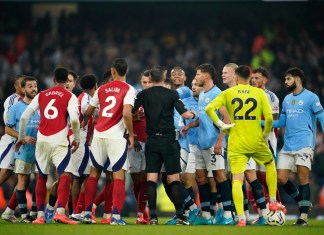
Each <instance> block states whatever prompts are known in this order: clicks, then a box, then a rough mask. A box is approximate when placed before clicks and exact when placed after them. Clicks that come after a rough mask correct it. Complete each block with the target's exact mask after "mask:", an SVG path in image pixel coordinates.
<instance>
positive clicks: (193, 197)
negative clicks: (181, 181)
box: [187, 186, 195, 201]
mask: <svg viewBox="0 0 324 235" xmlns="http://www.w3.org/2000/svg"><path fill="white" fill-rule="evenodd" d="M187 191H188V193H189V195H190V197H191V198H192V200H194V201H195V193H194V191H193V189H192V187H191V186H190V187H189V188H187Z"/></svg>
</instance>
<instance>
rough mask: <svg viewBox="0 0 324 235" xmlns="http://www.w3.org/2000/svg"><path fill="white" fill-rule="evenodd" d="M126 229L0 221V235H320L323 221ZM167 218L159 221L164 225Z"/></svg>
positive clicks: (119, 227) (145, 226)
mask: <svg viewBox="0 0 324 235" xmlns="http://www.w3.org/2000/svg"><path fill="white" fill-rule="evenodd" d="M125 220H126V221H127V222H128V223H129V225H128V226H112V225H101V224H98V225H83V224H80V225H64V224H56V223H53V224H44V225H31V224H19V223H16V224H13V223H7V222H5V221H2V220H0V235H11V234H13V235H24V234H28V235H74V234H76V235H81V234H89V235H108V234H113V235H133V234H134V235H135V234H136V235H142V234H143V235H195V234H197V235H213V234H217V235H218V234H219V235H232V234H233V235H280V234H284V235H312V234H314V235H322V234H323V233H324V221H318V220H309V224H310V225H309V226H306V227H294V226H292V223H293V222H294V221H287V222H286V225H285V226H282V227H270V226H259V227H257V226H247V227H244V228H239V227H235V226H170V225H168V226H167V225H158V226H148V225H135V224H134V221H135V218H126V219H125ZM165 221H166V218H160V219H159V223H160V224H163V223H164V222H165Z"/></svg>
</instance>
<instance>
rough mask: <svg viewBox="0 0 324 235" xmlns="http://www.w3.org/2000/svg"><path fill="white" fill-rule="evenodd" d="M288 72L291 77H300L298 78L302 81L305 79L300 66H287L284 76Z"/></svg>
mask: <svg viewBox="0 0 324 235" xmlns="http://www.w3.org/2000/svg"><path fill="white" fill-rule="evenodd" d="M288 74H290V75H291V76H293V77H300V79H301V80H302V81H304V79H305V74H304V71H303V70H301V69H300V68H297V67H293V68H289V69H288V70H287V71H286V72H285V77H286V76H287V75H288Z"/></svg>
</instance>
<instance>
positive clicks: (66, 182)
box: [57, 175, 72, 208]
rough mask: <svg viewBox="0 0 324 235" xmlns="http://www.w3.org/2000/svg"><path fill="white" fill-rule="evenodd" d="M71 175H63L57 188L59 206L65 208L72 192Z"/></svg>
mask: <svg viewBox="0 0 324 235" xmlns="http://www.w3.org/2000/svg"><path fill="white" fill-rule="evenodd" d="M71 180H72V179H71V177H70V176H69V175H63V176H61V177H60V182H59V185H58V188H57V208H65V206H66V203H67V202H68V200H69V196H70V192H71V187H70V186H71Z"/></svg>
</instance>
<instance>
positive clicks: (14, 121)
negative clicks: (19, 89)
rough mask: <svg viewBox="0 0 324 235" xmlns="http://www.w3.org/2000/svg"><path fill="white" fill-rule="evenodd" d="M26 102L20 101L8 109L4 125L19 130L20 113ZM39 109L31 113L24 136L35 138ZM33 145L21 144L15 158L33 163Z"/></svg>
mask: <svg viewBox="0 0 324 235" xmlns="http://www.w3.org/2000/svg"><path fill="white" fill-rule="evenodd" d="M27 106H28V104H26V103H25V102H24V101H20V102H18V103H16V104H14V105H13V106H12V107H11V108H10V109H9V116H8V122H7V123H6V126H9V127H12V128H14V129H15V130H16V131H19V121H20V117H21V115H22V113H23V112H24V111H25V110H26V108H27ZM39 119H40V116H39V111H38V110H37V111H36V112H35V113H34V115H32V116H31V117H30V118H29V120H28V124H27V128H26V133H25V136H32V137H34V138H37V130H38V125H39ZM35 149H36V146H35V145H31V144H26V145H25V146H21V147H20V149H19V153H17V152H16V153H15V159H20V160H23V161H25V162H30V163H34V162H35Z"/></svg>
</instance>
